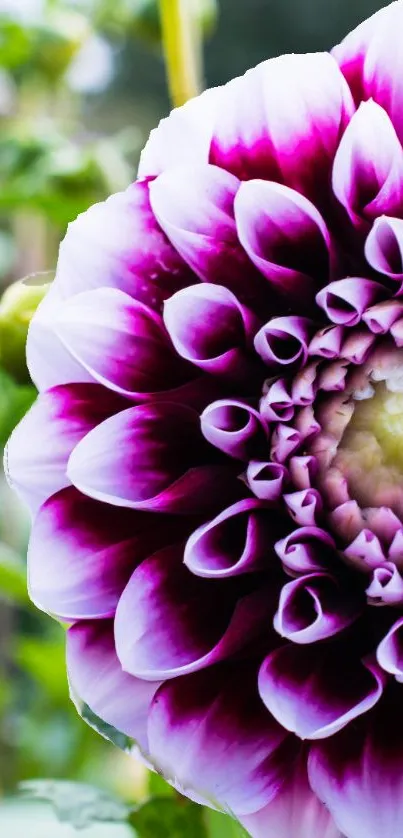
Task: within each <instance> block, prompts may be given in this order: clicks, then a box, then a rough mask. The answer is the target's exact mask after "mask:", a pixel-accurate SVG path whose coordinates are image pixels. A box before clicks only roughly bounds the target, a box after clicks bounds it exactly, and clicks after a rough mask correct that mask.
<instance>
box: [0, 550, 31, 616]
mask: <svg viewBox="0 0 403 838" xmlns="http://www.w3.org/2000/svg"><path fill="white" fill-rule="evenodd" d="M0 597H2V598H3V599H6V600H8V601H10V602H13V603H15V604H17V605H26V603H27V602H29V597H28V593H27V574H26V567H25V564H24V562H23V561H22V559H21V558H20V557H19V555H18V554H17V553H15V552H14V550H12V549H11V547H8V546H7V545H6V544H1V543H0Z"/></svg>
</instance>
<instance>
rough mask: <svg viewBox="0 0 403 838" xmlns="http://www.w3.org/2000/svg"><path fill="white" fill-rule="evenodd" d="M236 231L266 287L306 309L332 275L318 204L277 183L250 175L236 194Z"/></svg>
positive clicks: (326, 231)
mask: <svg viewBox="0 0 403 838" xmlns="http://www.w3.org/2000/svg"><path fill="white" fill-rule="evenodd" d="M235 220H236V225H237V231H238V236H239V239H240V242H241V244H242V245H243V247H244V248H245V250H246V252H247V254H248V256H249V258H250V259H251V260H252V262H253V263H254V264H255V265H256V267H257V268H258V269H259V271H260V272H261V273H262V274H263V276H264V277H265V278H266V279H267V280H268V283H269V288H271V289H272V290H274V291H276V293H278V294H280V296H285V297H287V299H289V298H290V297H291V298H292V300H293V302H294V304H295V303H296V304H298V306H299V307H300V308H302V309H304V308H305V307H306V306H307V305H308V306H309V303H310V301H311V298H312V297H313V296H314V293H315V289H317V287H318V286H319V287H320V285H323V284H326V283H327V282H328V281H329V279H331V275H330V272H331V242H330V236H329V232H328V230H327V227H326V224H325V222H324V221H323V218H322V216H321V215H320V213H319V212H318V210H317V209H316V207H315V206H314V205H313V204H312V203H311V202H310V201H309V200H308V199H307V198H305V197H304V196H303V195H300V194H299V193H298V192H296V191H294V190H293V189H290V188H289V187H287V186H282V185H281V184H278V183H269V182H267V181H264V180H251V181H248V182H247V183H243V184H241V187H240V189H239V191H238V193H237V196H236V198H235Z"/></svg>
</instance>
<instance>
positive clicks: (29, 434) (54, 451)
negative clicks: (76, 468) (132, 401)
mask: <svg viewBox="0 0 403 838" xmlns="http://www.w3.org/2000/svg"><path fill="white" fill-rule="evenodd" d="M126 406H127V402H126V401H125V400H124V399H123V398H122V397H121V396H118V395H116V394H115V393H111V392H110V391H108V390H106V389H105V388H104V387H102V386H101V385H100V384H66V385H62V386H60V387H53V388H52V389H51V390H48V391H47V392H45V393H42V394H41V395H40V396H39V397H38V399H37V400H36V402H35V404H34V405H33V407H32V408H31V410H30V411H29V412H28V413H27V414H26V415H25V417H24V419H23V420H22V422H20V424H19V425H17V427H16V429H15V430H14V432H13V434H12V436H11V437H10V439H9V441H8V445H7V449H6V453H5V468H6V472H7V476H8V479H9V481H10V484H11V486H12V487H13V488H14V489H15V490H16V491H17V492H18V493H19V494H20V496H21V497H22V498H23V500H24V501H25V502H26V503H27V504H28V506H29V507H30V509H31V511H33V512H34V511H35V510H36V509H37V508H38V507H39V506H40V505H41V504H42V503H43V502H44V501H45V500H46V499H47V498H48V497H50V495H53V494H54V493H55V492H57V491H58V490H59V489H62V488H63V487H64V486H68V485H69V484H70V480H69V478H68V477H67V462H68V459H69V456H70V454H71V452H72V450H73V448H74V446H75V445H76V444H77V442H79V440H80V439H82V438H83V437H84V436H85V434H87V433H88V431H90V430H91V429H92V428H94V427H95V426H96V425H98V423H99V422H102V421H103V420H104V419H105V418H106V417H107V416H111V415H113V414H114V413H116V412H118V411H119V410H121V409H122V408H124V407H126Z"/></svg>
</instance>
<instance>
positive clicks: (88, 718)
mask: <svg viewBox="0 0 403 838" xmlns="http://www.w3.org/2000/svg"><path fill="white" fill-rule="evenodd" d="M71 697H72V700H73V701H74V704H75V705H76V707H77V710H78V712H79V713H80V716H81V717H82V718H83V719H84V721H85V722H87V724H88V725H89V726H90V727H92V728H93V729H94V730H96V732H97V733H100V734H101V736H103V737H104V739H108V741H109V742H112V744H113V745H116V746H117V747H118V748H120V749H121V750H122V751H127V752H130V751H131V750H132V748H133V746H134V744H135V743H134V742H133V739H130V738H129V737H128V736H126V734H125V733H121V731H120V730H116V728H115V727H112V725H108V724H107V722H104V721H103V719H100V718H99V716H97V715H96V714H95V713H93V711H92V710H91V708H90V707H88V704H84V703H83V702H81V701H80V699H77V697H76V696H74V695H71Z"/></svg>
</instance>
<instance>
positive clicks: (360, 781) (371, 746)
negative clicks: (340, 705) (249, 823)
mask: <svg viewBox="0 0 403 838" xmlns="http://www.w3.org/2000/svg"><path fill="white" fill-rule="evenodd" d="M402 752H403V724H402V713H401V687H400V686H398V685H396V686H392V687H389V688H388V690H387V691H386V692H385V694H384V697H383V699H382V700H381V701H380V702H379V704H378V706H377V707H376V708H375V709H374V710H373V711H372V712H371V713H368V715H366V716H363V717H362V718H361V719H357V721H356V722H355V723H354V725H349V726H348V727H347V728H346V729H345V730H343V731H342V732H341V733H339V734H338V735H337V736H334V737H332V738H331V739H326V740H325V741H323V742H320V743H319V742H318V743H315V744H314V746H313V748H312V750H311V753H310V757H309V762H308V773H309V781H310V784H311V786H312V788H313V790H314V792H315V793H316V794H317V795H318V797H319V798H320V800H322V801H323V803H324V804H325V806H326V807H327V808H328V809H329V811H330V813H331V815H332V816H333V818H334V820H335V822H336V824H337V826H338V827H339V829H340V831H341V833H342V834H343V835H345V836H346V838H363V836H364V835H365V838H386V836H389V835H390V836H392V835H399V833H400V832H401V831H402V827H403V760H402Z"/></svg>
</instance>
